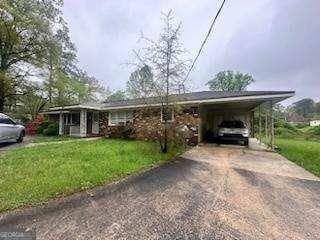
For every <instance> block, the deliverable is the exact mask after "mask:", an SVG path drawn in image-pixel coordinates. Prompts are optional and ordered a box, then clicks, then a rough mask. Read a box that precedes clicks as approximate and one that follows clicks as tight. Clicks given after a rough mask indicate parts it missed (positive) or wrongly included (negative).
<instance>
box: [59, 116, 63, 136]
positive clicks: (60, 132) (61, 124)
mask: <svg viewBox="0 0 320 240" xmlns="http://www.w3.org/2000/svg"><path fill="white" fill-rule="evenodd" d="M59 135H63V113H60V114H59Z"/></svg>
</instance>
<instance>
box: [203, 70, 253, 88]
mask: <svg viewBox="0 0 320 240" xmlns="http://www.w3.org/2000/svg"><path fill="white" fill-rule="evenodd" d="M254 81H255V80H254V79H253V77H252V76H250V75H249V74H242V73H240V72H233V71H222V72H219V73H218V74H216V76H215V77H214V78H213V79H212V80H210V81H208V82H207V84H206V85H208V86H209V89H211V90H214V91H244V90H246V89H247V87H248V86H249V85H250V84H251V83H253V82H254Z"/></svg>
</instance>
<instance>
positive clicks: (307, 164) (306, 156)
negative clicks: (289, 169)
mask: <svg viewBox="0 0 320 240" xmlns="http://www.w3.org/2000/svg"><path fill="white" fill-rule="evenodd" d="M276 145H277V147H279V153H281V154H282V155H283V156H285V157H286V158H287V159H289V160H291V161H292V162H294V163H296V164H297V165H299V166H301V167H303V168H305V169H306V170H308V171H310V172H312V173H313V174H315V175H317V176H320V142H317V141H307V140H301V139H300V140H293V139H285V138H278V139H276Z"/></svg>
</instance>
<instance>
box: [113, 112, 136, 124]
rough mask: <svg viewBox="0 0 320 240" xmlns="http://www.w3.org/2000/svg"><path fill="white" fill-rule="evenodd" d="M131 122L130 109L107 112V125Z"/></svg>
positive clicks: (131, 114)
mask: <svg viewBox="0 0 320 240" xmlns="http://www.w3.org/2000/svg"><path fill="white" fill-rule="evenodd" d="M132 122H133V113H132V111H122V112H110V113H109V125H111V126H115V125H126V124H128V123H132Z"/></svg>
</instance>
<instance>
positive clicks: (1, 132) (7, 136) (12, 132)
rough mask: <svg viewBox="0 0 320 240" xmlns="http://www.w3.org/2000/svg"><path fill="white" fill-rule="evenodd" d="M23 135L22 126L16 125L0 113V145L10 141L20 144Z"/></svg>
mask: <svg viewBox="0 0 320 240" xmlns="http://www.w3.org/2000/svg"><path fill="white" fill-rule="evenodd" d="M25 133H26V130H25V128H24V126H22V125H19V124H17V123H16V122H15V121H13V120H12V119H11V118H10V117H8V116H7V115H5V114H2V113H0V143H3V142H9V141H12V140H14V141H17V142H19V143H21V142H22V141H23V137H24V136H25Z"/></svg>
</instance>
